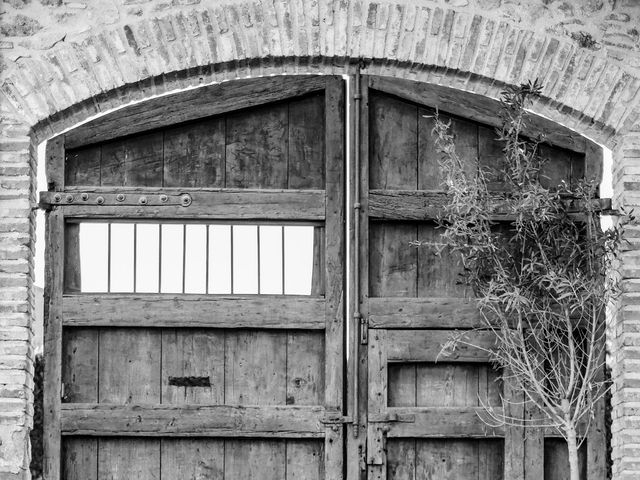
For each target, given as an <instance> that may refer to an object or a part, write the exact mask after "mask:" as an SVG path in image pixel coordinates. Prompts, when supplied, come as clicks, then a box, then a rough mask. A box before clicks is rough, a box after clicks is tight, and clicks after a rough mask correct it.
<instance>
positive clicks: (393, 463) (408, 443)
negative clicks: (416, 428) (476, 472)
mask: <svg viewBox="0 0 640 480" xmlns="http://www.w3.org/2000/svg"><path fill="white" fill-rule="evenodd" d="M387 480H422V477H420V478H416V441H415V440H414V439H408V440H405V439H402V440H399V439H393V440H389V442H388V443H387ZM474 480H475V479H474Z"/></svg>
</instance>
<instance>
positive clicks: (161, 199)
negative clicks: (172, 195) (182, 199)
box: [160, 193, 169, 203]
mask: <svg viewBox="0 0 640 480" xmlns="http://www.w3.org/2000/svg"><path fill="white" fill-rule="evenodd" d="M167 200H169V197H168V196H167V195H165V194H164V193H163V194H162V195H160V201H161V202H162V203H167Z"/></svg>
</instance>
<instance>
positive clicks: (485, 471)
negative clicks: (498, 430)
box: [478, 440, 544, 480]
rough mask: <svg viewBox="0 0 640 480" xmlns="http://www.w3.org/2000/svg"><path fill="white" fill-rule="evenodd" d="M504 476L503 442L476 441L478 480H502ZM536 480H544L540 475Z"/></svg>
mask: <svg viewBox="0 0 640 480" xmlns="http://www.w3.org/2000/svg"><path fill="white" fill-rule="evenodd" d="M503 476H504V441H503V440H478V480H494V479H495V480H502V478H503ZM537 480H544V477H543V476H542V475H540V476H539V477H537Z"/></svg>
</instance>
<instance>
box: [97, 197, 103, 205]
mask: <svg viewBox="0 0 640 480" xmlns="http://www.w3.org/2000/svg"><path fill="white" fill-rule="evenodd" d="M96 203H97V204H98V205H102V204H103V203H104V197H98V198H96Z"/></svg>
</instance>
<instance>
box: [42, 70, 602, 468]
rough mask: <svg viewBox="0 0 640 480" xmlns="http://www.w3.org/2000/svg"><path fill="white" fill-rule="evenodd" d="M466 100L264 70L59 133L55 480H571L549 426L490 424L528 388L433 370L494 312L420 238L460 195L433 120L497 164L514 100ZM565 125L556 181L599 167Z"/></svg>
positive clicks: (449, 261)
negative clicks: (499, 125) (502, 109)
mask: <svg viewBox="0 0 640 480" xmlns="http://www.w3.org/2000/svg"><path fill="white" fill-rule="evenodd" d="M346 82H351V88H350V92H351V93H355V95H352V97H353V98H351V99H347V98H346V95H345V92H346V90H347V89H346V88H345V87H346ZM356 82H357V84H356ZM474 101H475V100H474ZM472 103H473V102H471V100H470V101H469V103H467V102H466V100H465V98H464V96H461V97H454V98H452V97H451V96H450V94H449V93H447V91H446V90H445V89H438V88H435V87H429V86H425V85H422V84H417V83H412V82H406V81H400V80H395V79H385V78H377V77H359V76H357V77H356V76H352V77H349V78H348V79H344V78H342V77H331V76H287V77H266V78H257V79H249V80H238V81H234V82H228V83H223V84H220V85H216V86H211V87H203V88H201V89H197V90H191V91H187V92H184V93H181V94H177V95H175V96H170V97H164V98H159V99H155V100H151V101H148V102H145V103H143V104H139V105H134V106H131V107H128V108H127V109H124V110H122V111H117V112H114V113H112V114H109V115H106V116H105V117H103V118H101V119H98V120H96V121H93V122H90V123H88V124H85V125H83V126H81V127H78V128H77V129H75V130H72V131H70V132H68V133H67V134H64V135H61V136H59V137H57V138H55V139H53V140H51V141H50V142H49V144H48V147H47V175H48V180H49V187H50V188H49V191H47V192H42V193H41V203H42V205H44V206H46V207H47V209H48V213H47V288H46V295H47V310H48V312H47V320H46V328H45V362H46V363H45V365H46V367H45V472H46V478H47V479H60V478H62V479H67V480H91V479H93V480H105V479H114V480H116V479H117V480H120V479H122V480H129V479H140V480H151V479H154V480H155V479H163V480H168V479H198V480H204V479H225V480H244V479H270V480H271V479H272V480H276V479H278V480H279V479H309V480H320V479H340V478H348V479H354V480H355V479H364V478H371V479H374V478H387V479H397V480H404V479H414V480H415V479H429V480H436V479H437V480H448V479H460V480H463V479H473V480H476V479H478V480H479V479H482V480H494V479H500V478H504V479H524V478H533V476H534V475H535V476H536V479H539V478H545V480H559V479H561V478H564V477H563V476H562V475H564V473H563V472H564V469H565V467H564V466H563V467H557V468H556V467H555V466H554V465H561V464H562V465H563V462H564V461H565V459H564V458H563V457H562V452H563V450H562V445H561V444H560V443H558V441H557V440H556V439H555V438H553V435H552V432H536V433H535V434H533V435H532V434H529V436H525V435H524V432H522V431H521V430H518V429H507V428H504V427H502V428H500V427H496V428H491V427H488V426H486V424H485V423H484V422H482V421H481V419H480V416H479V414H480V413H481V410H482V408H481V405H482V404H483V403H484V404H489V405H492V406H494V407H495V408H502V407H501V404H500V403H501V398H502V397H503V396H507V397H509V396H513V395H517V394H516V393H513V392H510V391H509V387H508V385H502V384H501V383H500V380H499V377H500V375H499V372H496V371H494V370H493V369H492V367H491V365H490V364H489V359H488V358H487V357H486V355H484V354H483V353H481V352H480V351H477V350H471V349H469V350H463V351H459V352H457V353H456V355H455V356H454V357H451V358H447V359H446V360H442V359H438V354H439V352H440V348H441V346H442V344H443V343H444V342H446V341H447V339H448V338H449V336H450V334H451V332H452V331H454V330H461V329H470V328H472V327H474V326H476V325H477V322H478V319H477V312H476V310H475V307H474V305H473V301H472V300H471V299H469V298H468V296H469V295H468V292H465V291H464V288H462V287H461V286H460V285H459V282H458V280H459V278H458V273H459V264H458V262H457V260H456V259H455V258H450V257H447V256H446V255H443V256H434V255H433V254H432V252H428V251H426V250H425V249H418V248H416V247H414V246H412V242H415V241H419V240H435V239H437V237H438V231H437V230H436V228H435V224H434V222H433V219H434V218H435V217H436V215H437V213H438V209H439V208H440V207H441V206H442V204H443V203H442V202H443V198H444V197H443V196H442V194H441V193H438V192H437V191H438V190H439V189H440V186H439V182H440V177H439V173H438V169H437V157H438V153H437V152H436V151H435V150H434V147H433V141H432V140H431V134H430V130H431V122H432V119H430V118H429V117H428V115H429V112H431V111H432V110H430V107H433V106H439V107H440V108H441V109H442V110H443V111H445V112H448V113H449V114H450V118H452V122H453V124H452V125H453V129H454V132H455V134H456V137H457V140H458V143H459V145H460V148H461V149H462V152H463V155H464V157H465V159H467V160H468V161H469V163H470V165H472V164H473V165H475V164H476V163H477V162H476V158H477V159H479V162H480V163H481V164H487V165H492V164H494V163H495V162H496V161H497V159H499V156H500V151H501V146H500V145H499V144H498V143H497V142H496V141H495V140H494V138H495V135H494V133H493V130H492V125H495V120H494V118H495V116H494V112H495V107H496V106H495V105H494V104H490V105H484V106H481V108H470V107H469V105H471V104H472ZM347 107H348V108H349V109H350V115H348V116H347V115H346V110H347ZM492 109H493V111H492ZM425 115H426V116H425ZM463 117H467V118H463ZM347 118H349V119H350V122H351V124H350V125H348V124H347V123H346V119H347ZM544 126H545V125H544V124H542V125H541V126H540V125H538V127H539V128H543V127H544ZM347 131H349V132H350V138H351V139H352V140H354V141H352V147H353V148H352V149H351V155H349V157H350V158H351V159H352V161H353V163H352V165H351V168H350V175H348V176H347V175H346V171H347V168H346V163H347V148H346V143H347V142H346V137H347ZM553 132H554V131H552V135H551V136H552V137H553V138H557V139H559V142H560V143H561V147H562V148H552V147H545V148H547V151H548V154H549V156H550V157H552V158H553V161H552V162H551V163H550V165H551V167H550V169H549V171H548V172H547V173H548V177H549V181H550V182H558V181H559V180H562V179H564V180H567V181H572V179H576V178H579V177H580V176H582V175H584V174H585V171H586V172H587V173H588V172H589V171H590V170H592V169H593V168H594V165H595V166H599V159H598V158H597V151H596V150H593V148H592V147H591V146H590V145H589V144H588V143H586V142H585V141H584V140H582V139H579V138H578V137H576V136H575V135H572V134H567V133H566V132H560V133H559V134H558V135H556V136H555V137H554V135H555V134H554V133H553ZM567 135H568V136H567ZM567 138H568V140H567ZM355 140H358V142H357V144H356V142H355ZM562 142H564V143H562ZM567 142H569V143H567ZM356 159H357V163H356ZM474 168H475V167H474ZM356 183H357V184H358V185H359V187H360V188H359V189H358V190H359V191H358V192H356V189H355V185H356ZM501 185H502V184H501V182H500V178H499V177H496V178H495V182H494V186H495V188H496V189H497V190H499V189H500V188H501ZM349 188H351V189H352V193H351V198H350V201H349V202H348V203H347V199H346V197H347V195H346V191H347V189H349ZM352 207H353V210H352ZM347 210H352V211H353V212H356V213H355V214H354V215H352V216H351V219H350V225H351V230H350V234H351V249H350V251H351V255H350V258H347V256H346V255H345V251H346V243H347V242H346V237H347V225H346V212H347ZM356 217H357V219H356ZM356 229H357V233H356ZM356 236H357V239H356ZM356 240H357V241H356ZM356 257H357V261H356ZM349 262H350V263H351V266H352V268H351V269H350V270H351V274H350V279H349V281H347V278H346V265H347V263H349ZM356 267H357V268H356ZM347 284H349V285H350V294H349V295H347V288H346V285H347ZM473 335H475V336H476V338H475V341H480V342H487V343H490V342H491V339H490V338H485V337H483V334H482V333H474V334H473ZM436 360H438V361H436ZM511 413H513V414H514V415H522V416H523V417H524V416H525V415H527V414H528V412H526V411H525V410H524V409H523V410H522V411H518V412H511ZM596 424H598V423H597V422H596ZM598 425H600V424H598ZM598 435H599V433H598V431H596V430H594V432H593V433H590V440H589V442H588V443H587V444H586V445H587V447H585V449H584V465H585V469H586V468H588V469H589V472H590V477H589V479H590V480H591V479H592V478H593V479H595V478H600V477H597V476H595V475H597V473H598V472H599V470H598V468H600V467H599V465H601V464H602V459H603V458H604V452H602V453H598V452H599V448H600V447H601V446H602V444H601V443H598V442H600V440H599V439H600V437H599V436H598ZM592 437H593V438H594V439H595V440H594V441H591V438H592ZM594 452H596V453H594ZM545 465H546V466H547V467H545ZM558 472H559V473H558ZM593 472H595V473H593ZM543 475H544V476H543Z"/></svg>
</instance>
